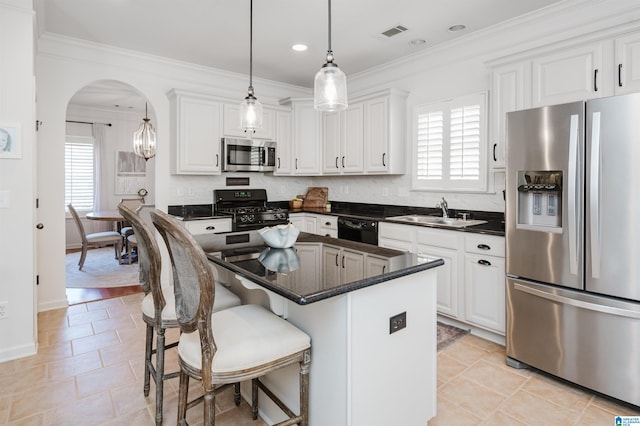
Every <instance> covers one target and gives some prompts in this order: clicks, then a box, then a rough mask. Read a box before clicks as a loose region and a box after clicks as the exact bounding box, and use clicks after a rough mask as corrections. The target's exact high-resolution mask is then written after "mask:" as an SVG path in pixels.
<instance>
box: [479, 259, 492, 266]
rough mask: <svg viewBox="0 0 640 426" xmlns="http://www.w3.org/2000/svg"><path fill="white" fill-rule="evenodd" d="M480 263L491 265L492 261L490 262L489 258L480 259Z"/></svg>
mask: <svg viewBox="0 0 640 426" xmlns="http://www.w3.org/2000/svg"><path fill="white" fill-rule="evenodd" d="M478 263H479V264H480V265H484V266H491V262H489V261H488V260H484V259H480V260H478Z"/></svg>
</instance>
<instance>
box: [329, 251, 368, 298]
mask: <svg viewBox="0 0 640 426" xmlns="http://www.w3.org/2000/svg"><path fill="white" fill-rule="evenodd" d="M322 267H323V272H324V280H325V283H326V284H327V286H328V287H332V286H336V285H339V284H342V283H349V282H353V281H358V280H361V279H363V278H364V255H363V254H362V253H357V252H354V251H351V250H349V249H343V248H339V247H333V246H330V245H327V244H323V246H322Z"/></svg>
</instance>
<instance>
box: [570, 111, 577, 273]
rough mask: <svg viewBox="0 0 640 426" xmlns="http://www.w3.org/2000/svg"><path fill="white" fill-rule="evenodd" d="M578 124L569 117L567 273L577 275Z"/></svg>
mask: <svg viewBox="0 0 640 426" xmlns="http://www.w3.org/2000/svg"><path fill="white" fill-rule="evenodd" d="M578 124H579V117H578V115H577V114H574V115H572V116H571V126H570V129H569V176H568V188H567V190H568V191H567V192H568V194H567V198H568V201H569V211H568V216H569V223H568V228H569V273H570V274H571V275H576V274H577V273H578V218H577V216H576V215H577V214H578V209H577V208H576V196H575V194H577V193H578V191H577V188H576V186H577V185H578Z"/></svg>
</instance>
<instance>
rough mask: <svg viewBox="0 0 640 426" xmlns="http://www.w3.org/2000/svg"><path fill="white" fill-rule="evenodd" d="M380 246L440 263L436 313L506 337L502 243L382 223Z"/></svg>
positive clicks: (491, 238) (499, 239)
mask: <svg viewBox="0 0 640 426" xmlns="http://www.w3.org/2000/svg"><path fill="white" fill-rule="evenodd" d="M378 227H379V229H378V245H379V246H381V247H387V248H392V249H396V250H403V251H409V252H412V253H417V254H422V255H427V256H431V257H437V258H441V259H442V260H443V261H444V265H442V266H439V267H438V268H436V269H437V270H436V273H437V275H438V289H437V306H438V313H439V314H442V315H446V316H449V317H451V318H455V319H456V320H459V321H463V322H466V323H469V324H471V325H474V326H477V327H479V328H483V329H487V330H489V331H491V332H493V333H498V334H501V335H504V333H505V294H504V287H505V262H504V237H500V236H493V235H483V234H472V233H466V232H460V231H453V230H444V229H434V228H428V227H421V226H413V225H400V224H395V223H387V222H380V224H379V225H378Z"/></svg>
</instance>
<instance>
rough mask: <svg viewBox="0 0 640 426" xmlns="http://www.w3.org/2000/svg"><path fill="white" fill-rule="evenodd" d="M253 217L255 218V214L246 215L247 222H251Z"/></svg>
mask: <svg viewBox="0 0 640 426" xmlns="http://www.w3.org/2000/svg"><path fill="white" fill-rule="evenodd" d="M255 218H256V217H255V215H252V214H250V215H247V222H253V220H254V219H255Z"/></svg>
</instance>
